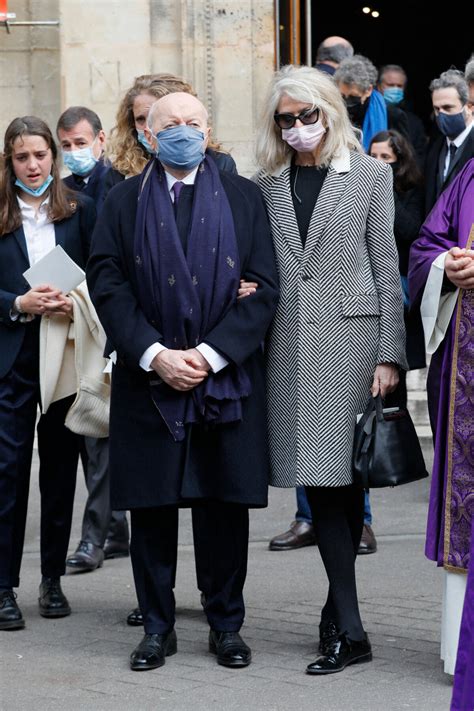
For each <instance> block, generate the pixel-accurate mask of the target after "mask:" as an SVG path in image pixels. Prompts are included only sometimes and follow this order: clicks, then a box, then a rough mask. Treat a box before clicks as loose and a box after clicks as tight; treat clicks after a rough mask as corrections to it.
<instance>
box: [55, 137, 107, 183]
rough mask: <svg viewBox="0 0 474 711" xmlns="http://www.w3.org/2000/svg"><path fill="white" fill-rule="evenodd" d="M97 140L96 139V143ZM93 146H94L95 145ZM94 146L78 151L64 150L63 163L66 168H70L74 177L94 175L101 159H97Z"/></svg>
mask: <svg viewBox="0 0 474 711" xmlns="http://www.w3.org/2000/svg"><path fill="white" fill-rule="evenodd" d="M96 140H97V139H95V141H96ZM95 141H94V143H95ZM94 143H93V144H92V146H93V145H94ZM92 146H87V148H79V149H78V150H77V151H64V150H63V152H62V153H63V163H64V165H65V166H66V168H69V170H70V171H71V173H73V175H80V176H81V177H82V178H83V177H84V176H86V175H89V173H92V171H93V170H94V167H95V165H96V163H98V162H99V159H98V158H96V157H95V155H94V153H93V151H92Z"/></svg>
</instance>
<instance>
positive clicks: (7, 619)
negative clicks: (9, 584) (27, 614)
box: [0, 590, 25, 630]
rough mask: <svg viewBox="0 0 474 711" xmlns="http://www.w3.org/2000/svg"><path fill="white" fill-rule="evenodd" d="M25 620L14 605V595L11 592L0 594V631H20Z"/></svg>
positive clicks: (5, 591) (6, 591) (3, 591)
mask: <svg viewBox="0 0 474 711" xmlns="http://www.w3.org/2000/svg"><path fill="white" fill-rule="evenodd" d="M24 626H25V620H24V619H23V615H22V614H21V610H20V608H19V607H18V605H17V604H16V594H15V593H14V592H13V590H2V592H0V630H22V629H23V628H24Z"/></svg>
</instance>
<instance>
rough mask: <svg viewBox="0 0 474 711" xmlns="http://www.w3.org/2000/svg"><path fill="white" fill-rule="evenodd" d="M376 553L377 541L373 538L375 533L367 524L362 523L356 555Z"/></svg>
mask: <svg viewBox="0 0 474 711" xmlns="http://www.w3.org/2000/svg"><path fill="white" fill-rule="evenodd" d="M376 551H377V539H376V538H375V533H374V532H373V531H372V527H371V526H369V524H368V523H364V528H363V529H362V538H361V539H360V543H359V550H358V551H357V555H368V554H369V553H375V552H376Z"/></svg>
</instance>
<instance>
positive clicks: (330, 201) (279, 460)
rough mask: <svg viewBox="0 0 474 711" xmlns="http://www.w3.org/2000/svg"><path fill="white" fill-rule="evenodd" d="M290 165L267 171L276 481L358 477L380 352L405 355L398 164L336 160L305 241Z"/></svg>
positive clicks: (385, 357)
mask: <svg viewBox="0 0 474 711" xmlns="http://www.w3.org/2000/svg"><path fill="white" fill-rule="evenodd" d="M289 176H290V165H289V164H288V165H286V166H283V167H282V168H280V169H279V170H278V171H277V172H276V173H275V174H272V175H270V174H268V173H264V172H260V173H259V174H258V175H257V176H256V181H257V183H258V185H259V186H260V188H261V190H262V192H263V195H264V199H265V203H266V206H267V210H268V215H269V219H270V223H271V228H272V234H273V241H274V246H275V252H276V256H277V263H278V269H279V276H280V302H279V306H278V310H277V313H276V316H275V319H274V321H273V324H272V327H271V330H270V334H269V338H268V348H267V381H268V382H267V388H268V423H269V443H270V454H271V464H272V479H271V484H272V485H273V486H279V487H293V486H295V485H309V486H344V485H347V484H350V483H351V482H352V444H353V432H354V425H355V418H356V414H357V413H358V412H362V411H363V410H364V408H365V406H366V403H367V398H368V395H369V389H370V385H371V383H372V378H373V373H374V369H375V366H376V364H377V363H383V362H390V363H398V364H400V365H401V366H403V367H407V364H406V359H405V327H404V323H403V303H402V295H401V288H400V276H399V271H398V256H397V250H396V246H395V239H394V234H393V219H394V201H393V179H392V171H391V169H390V168H389V167H388V166H387V165H385V164H384V163H382V162H379V161H376V160H374V159H372V158H369V157H368V156H365V155H361V154H359V153H356V152H349V151H348V150H347V151H346V152H345V153H343V154H341V155H340V156H339V157H338V158H336V159H334V160H333V162H332V163H331V166H330V168H329V171H328V174H327V177H326V179H325V181H324V184H323V187H322V190H321V193H320V195H319V197H318V201H317V203H316V206H315V209H314V212H313V215H312V218H311V222H310V226H309V230H308V235H307V240H306V245H305V248H304V249H303V247H302V243H301V239H300V235H299V231H298V225H297V221H296V216H295V211H294V208H293V202H292V198H291V193H290V182H289Z"/></svg>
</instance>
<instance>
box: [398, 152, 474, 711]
mask: <svg viewBox="0 0 474 711" xmlns="http://www.w3.org/2000/svg"><path fill="white" fill-rule="evenodd" d="M473 226H474V160H471V161H469V163H467V164H466V166H465V167H464V169H463V170H462V171H461V173H459V175H458V176H457V178H456V179H455V180H454V181H453V182H452V183H451V185H450V186H449V187H448V188H447V189H446V190H445V191H444V192H443V193H442V195H441V196H440V198H439V200H438V202H437V203H436V205H435V206H434V208H433V210H432V212H431V213H430V215H429V216H428V218H427V220H426V222H425V224H424V225H423V226H422V228H421V233H420V236H419V238H418V239H417V240H416V241H415V242H414V244H413V246H412V249H411V253H410V272H409V280H410V294H411V298H412V300H413V302H414V303H415V302H416V301H418V302H419V301H420V300H421V298H422V295H423V290H424V287H425V284H426V281H427V278H428V275H429V273H430V269H431V265H432V263H433V261H434V260H435V259H436V257H437V256H438V255H439V254H441V253H443V252H446V251H447V250H449V249H451V248H452V247H455V246H459V247H461V248H462V247H466V246H469V247H470V246H471V243H472V241H473V238H474V229H473ZM473 385H474V290H472V289H470V290H468V291H465V290H460V293H459V297H458V300H457V305H456V309H455V311H454V313H453V316H452V318H451V322H450V325H449V328H448V330H447V332H446V335H445V337H444V339H443V341H442V343H441V344H440V346H439V347H438V349H437V350H436V352H435V353H434V354H433V357H432V360H431V364H430V371H429V375H428V405H429V410H430V419H431V425H432V429H433V438H434V445H435V453H434V464H433V476H432V481H431V494H430V504H429V511H428V526H427V536H426V551H425V552H426V555H427V556H428V558H431V559H432V560H435V561H437V563H438V565H442V566H444V567H445V568H446V569H447V570H452V571H459V572H465V571H466V569H469V574H468V581H467V589H466V598H465V603H464V610H463V617H462V623H461V631H460V638H459V646H458V653H457V662H456V675H455V683H454V691H453V698H452V706H451V710H452V711H467V709H470V710H472V709H474V564H472V563H471V565H470V564H469V563H470V561H473V560H474V387H473Z"/></svg>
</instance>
